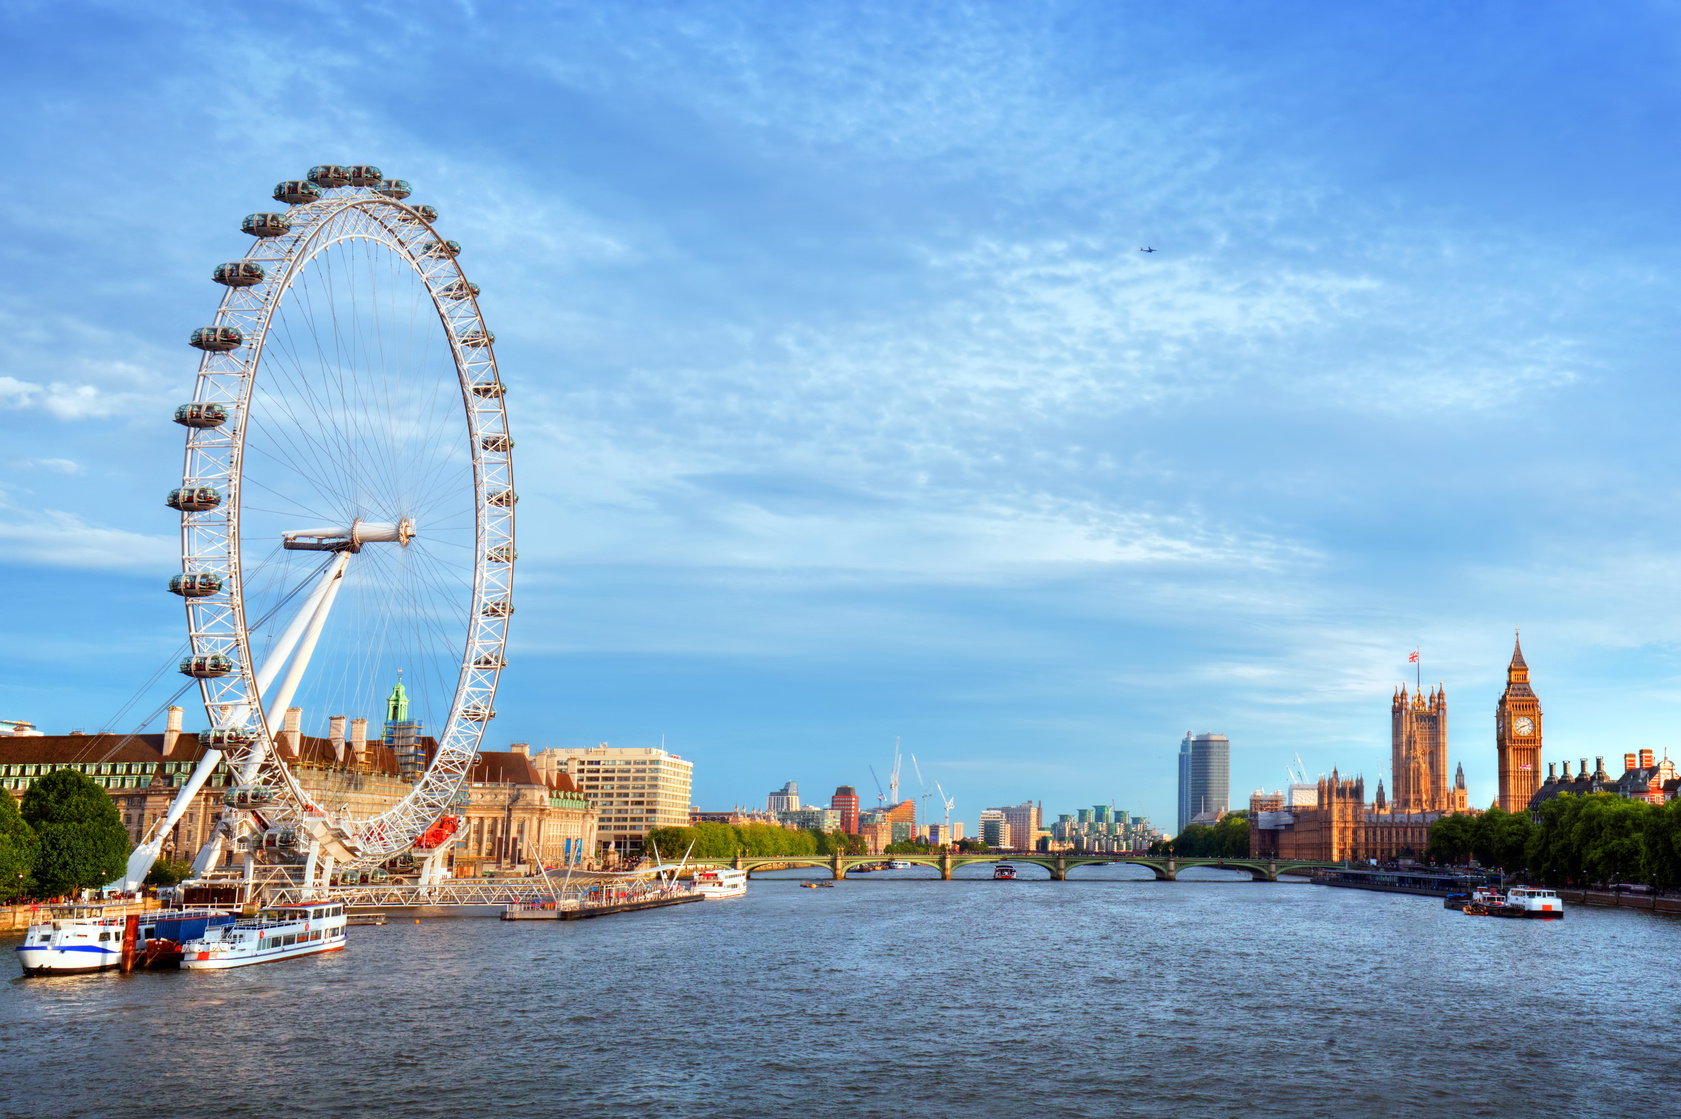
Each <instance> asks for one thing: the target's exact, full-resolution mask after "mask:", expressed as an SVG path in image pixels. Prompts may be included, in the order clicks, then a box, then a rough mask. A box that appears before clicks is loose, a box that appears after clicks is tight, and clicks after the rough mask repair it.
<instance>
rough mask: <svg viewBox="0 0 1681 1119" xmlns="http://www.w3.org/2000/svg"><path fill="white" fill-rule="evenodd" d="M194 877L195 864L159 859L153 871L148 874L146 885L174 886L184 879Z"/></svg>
mask: <svg viewBox="0 0 1681 1119" xmlns="http://www.w3.org/2000/svg"><path fill="white" fill-rule="evenodd" d="M192 876H193V864H192V863H189V862H173V861H171V860H169V859H159V860H158V861H157V862H155V863H153V864H152V869H151V870H149V871H147V872H146V885H148V886H173V885H175V884H176V883H177V882H180V881H182V880H183V879H187V878H191V877H192Z"/></svg>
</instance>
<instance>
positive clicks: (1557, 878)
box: [1428, 793, 1681, 889]
mask: <svg viewBox="0 0 1681 1119" xmlns="http://www.w3.org/2000/svg"><path fill="white" fill-rule="evenodd" d="M1538 817H1539V818H1538V819H1537V820H1532V819H1531V818H1530V815H1529V814H1528V813H1527V812H1502V811H1501V810H1500V809H1499V808H1498V807H1496V808H1490V809H1489V810H1488V811H1487V812H1484V813H1483V814H1482V815H1480V816H1444V817H1442V818H1441V819H1440V820H1437V821H1436V822H1435V824H1433V825H1431V828H1430V848H1429V852H1428V854H1429V856H1430V857H1431V858H1433V859H1435V860H1436V861H1438V862H1444V863H1463V862H1465V861H1466V859H1467V858H1474V859H1476V861H1477V862H1479V863H1481V864H1482V865H1484V866H1490V867H1500V868H1501V869H1503V870H1505V871H1506V872H1508V873H1515V872H1519V871H1523V872H1527V873H1528V875H1529V876H1530V877H1531V878H1533V879H1535V880H1537V881H1541V882H1550V883H1553V884H1555V885H1583V884H1589V883H1611V882H1645V883H1649V884H1651V885H1653V886H1657V887H1659V888H1661V889H1672V888H1674V887H1676V886H1681V800H1672V801H1670V802H1669V803H1668V804H1664V805H1655V804H1650V803H1648V802H1646V801H1643V800H1625V799H1624V798H1622V797H1620V796H1618V795H1617V794H1615V793H1592V794H1590V795H1587V796H1575V795H1572V794H1569V793H1566V794H1564V795H1562V796H1559V797H1556V798H1554V799H1552V800H1549V801H1544V802H1543V803H1542V804H1541V809H1540V812H1539V813H1538Z"/></svg>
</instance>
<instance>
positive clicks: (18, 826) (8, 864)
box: [0, 789, 41, 901]
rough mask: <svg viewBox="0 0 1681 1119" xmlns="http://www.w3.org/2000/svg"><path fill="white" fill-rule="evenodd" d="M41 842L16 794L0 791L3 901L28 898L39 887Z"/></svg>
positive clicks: (0, 894)
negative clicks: (37, 868)
mask: <svg viewBox="0 0 1681 1119" xmlns="http://www.w3.org/2000/svg"><path fill="white" fill-rule="evenodd" d="M40 851H41V841H40V840H39V839H38V838H37V837H36V835H35V829H34V828H32V827H30V826H29V823H28V821H26V820H25V819H24V818H23V815H22V813H20V812H19V811H18V804H17V801H15V800H13V799H12V794H11V793H9V792H6V791H5V790H4V789H0V899H4V900H6V901H11V900H12V899H14V898H16V897H19V896H20V895H28V894H29V893H30V892H31V890H32V889H33V888H34V886H35V879H34V878H33V874H34V870H35V860H36V858H37V856H38V855H39V854H40Z"/></svg>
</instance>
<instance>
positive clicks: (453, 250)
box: [420, 241, 461, 260]
mask: <svg viewBox="0 0 1681 1119" xmlns="http://www.w3.org/2000/svg"><path fill="white" fill-rule="evenodd" d="M420 252H421V255H422V256H440V257H448V258H449V259H450V260H454V259H455V258H456V257H458V256H460V255H461V244H460V242H458V241H428V242H426V243H425V244H424V245H422V246H420Z"/></svg>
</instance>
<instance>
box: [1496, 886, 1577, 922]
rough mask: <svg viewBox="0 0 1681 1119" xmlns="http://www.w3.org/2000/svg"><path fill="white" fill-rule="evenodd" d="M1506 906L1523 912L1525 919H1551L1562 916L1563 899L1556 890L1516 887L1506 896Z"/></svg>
mask: <svg viewBox="0 0 1681 1119" xmlns="http://www.w3.org/2000/svg"><path fill="white" fill-rule="evenodd" d="M1506 904H1507V905H1508V906H1513V907H1516V908H1518V909H1521V910H1523V916H1525V917H1540V918H1542V919H1552V918H1558V917H1563V916H1564V899H1563V898H1561V897H1559V896H1558V891H1556V890H1543V889H1539V888H1537V887H1534V886H1517V887H1514V888H1513V889H1512V890H1511V892H1509V893H1508V894H1507V895H1506Z"/></svg>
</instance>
